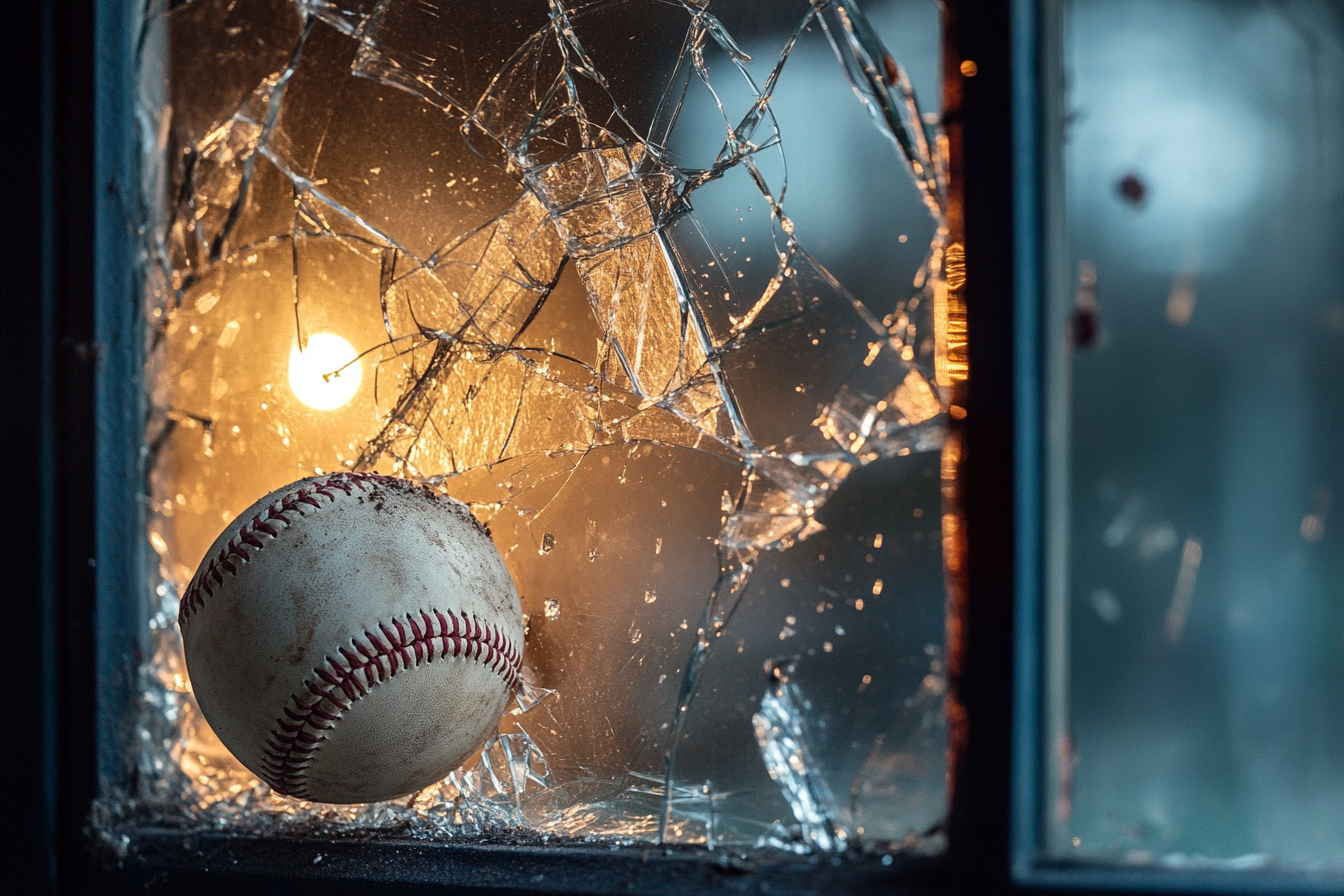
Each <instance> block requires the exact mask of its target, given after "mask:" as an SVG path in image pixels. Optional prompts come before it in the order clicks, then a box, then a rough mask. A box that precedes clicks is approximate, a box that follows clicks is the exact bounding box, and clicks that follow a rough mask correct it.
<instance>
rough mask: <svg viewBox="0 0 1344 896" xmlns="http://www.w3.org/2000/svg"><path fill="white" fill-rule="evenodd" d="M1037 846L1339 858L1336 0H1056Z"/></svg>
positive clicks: (1104, 855) (1340, 204)
mask: <svg viewBox="0 0 1344 896" xmlns="http://www.w3.org/2000/svg"><path fill="white" fill-rule="evenodd" d="M1064 48H1065V50H1064V61H1063V64H1064V72H1065V80H1064V84H1065V125H1064V127H1065V132H1064V133H1065V143H1064V171H1065V185H1066V197H1067V198H1066V206H1067V232H1068V233H1067V235H1068V243H1069V252H1070V253H1071V259H1070V265H1071V274H1072V279H1073V281H1074V282H1073V286H1072V289H1071V290H1070V292H1071V293H1072V294H1071V295H1065V296H1061V297H1060V299H1059V301H1058V303H1057V305H1056V307H1055V308H1054V309H1053V311H1052V314H1053V325H1054V327H1055V330H1054V332H1055V333H1056V334H1057V336H1058V337H1059V338H1057V339H1055V340H1052V343H1053V344H1052V346H1051V350H1052V351H1056V352H1057V351H1061V350H1062V351H1063V353H1064V357H1063V359H1062V360H1059V361H1057V366H1056V368H1055V369H1056V370H1057V371H1059V373H1058V375H1057V376H1055V377H1054V378H1053V382H1052V383H1051V387H1052V388H1054V389H1056V390H1059V391H1057V392H1056V394H1055V396H1054V401H1055V407H1056V408H1058V409H1060V414H1061V415H1062V417H1061V418H1058V419H1059V422H1064V424H1065V426H1066V427H1067V432H1068V433H1069V435H1068V439H1067V446H1065V447H1064V448H1063V450H1061V451H1059V452H1058V453H1057V454H1056V455H1055V456H1054V457H1053V460H1052V462H1051V466H1050V468H1049V475H1048V478H1049V479H1051V480H1052V482H1051V488H1052V490H1053V492H1054V494H1056V495H1058V496H1059V499H1058V500H1057V501H1056V502H1055V503H1054V506H1053V513H1054V514H1055V528H1054V531H1055V532H1057V533H1060V534H1059V535H1058V536H1057V538H1056V540H1055V541H1054V542H1053V546H1052V548H1051V555H1052V556H1054V557H1056V558H1058V559H1062V560H1064V562H1065V565H1066V568H1064V567H1059V575H1058V577H1057V580H1056V586H1055V589H1054V594H1053V595H1052V600H1053V601H1054V605H1053V606H1052V608H1051V609H1052V616H1051V619H1052V622H1051V624H1052V625H1053V626H1054V627H1055V631H1054V632H1053V634H1054V635H1055V636H1056V639H1055V640H1054V643H1056V644H1059V645H1062V646H1061V647H1060V648H1059V649H1057V650H1055V651H1054V652H1053V654H1052V655H1051V657H1050V659H1049V666H1048V668H1049V677H1048V681H1049V686H1048V687H1049V704H1048V706H1049V709H1048V717H1049V721H1048V726H1047V730H1048V737H1047V738H1046V742H1045V744H1044V749H1046V750H1048V758H1047V764H1048V766H1049V767H1050V769H1051V775H1050V781H1049V786H1050V794H1049V799H1048V801H1047V803H1048V804H1047V805H1046V806H1045V807H1044V808H1045V813H1046V814H1047V815H1048V820H1047V829H1048V837H1047V838H1046V848H1047V851H1048V853H1049V854H1050V855H1051V856H1052V857H1054V858H1065V857H1074V858H1078V859H1084V860H1097V859H1101V860H1106V861H1119V862H1125V863H1131V864H1133V863H1138V864H1147V863H1156V864H1159V865H1164V866H1168V867H1182V868H1239V869H1250V868H1275V867H1277V868H1283V867H1287V868H1296V869H1306V870H1312V869H1322V868H1333V869H1335V870H1336V871H1338V869H1340V868H1341V866H1344V506H1341V503H1342V502H1344V5H1341V4H1339V3H1327V2H1314V0H1290V2H1220V3H1207V2H1192V0H1180V2H1171V0H1168V2H1162V3H1155V2H1153V3H1149V2H1129V0H1125V2H1114V0H1075V2H1071V3H1068V4H1066V5H1065V24H1064Z"/></svg>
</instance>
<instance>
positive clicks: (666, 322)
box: [109, 0, 965, 852]
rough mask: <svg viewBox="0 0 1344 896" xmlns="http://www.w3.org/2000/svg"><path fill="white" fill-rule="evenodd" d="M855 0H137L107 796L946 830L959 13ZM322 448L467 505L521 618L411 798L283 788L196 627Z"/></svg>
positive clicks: (159, 806) (918, 837)
mask: <svg viewBox="0 0 1344 896" xmlns="http://www.w3.org/2000/svg"><path fill="white" fill-rule="evenodd" d="M862 5H863V9H862V10H860V8H859V5H858V4H856V3H854V2H847V0H816V2H804V0H796V2H782V3H771V4H758V3H748V2H736V3H734V2H722V3H719V2H712V3H711V2H703V3H699V2H690V0H684V2H654V0H590V2H564V0H551V2H550V3H547V2H542V0H533V2H519V3H510V4H500V3H486V2H479V3H462V2H455V3H451V4H450V3H446V2H445V3H430V2H411V0H381V2H372V0H368V2H358V0H350V2H344V3H337V2H325V0H296V2H285V0H228V2H225V0H193V2H171V3H167V4H164V3H162V2H155V3H151V4H149V7H148V9H147V12H146V16H145V19H144V22H143V33H142V37H141V41H140V45H139V46H140V52H141V54H142V55H141V59H140V63H139V64H140V74H141V88H140V89H141V109H140V115H141V128H142V137H143V145H144V164H143V169H142V174H143V181H142V185H141V189H142V193H143V197H144V208H145V221H144V227H143V244H142V250H143V268H144V275H145V281H146V284H147V290H146V309H145V316H146V322H147V328H148V333H147V339H148V342H149V349H148V371H147V389H148V391H149V399H150V417H149V424H148V427H147V432H146V442H145V444H146V450H147V452H148V456H149V464H148V466H149V481H148V494H149V502H150V514H149V531H148V538H149V540H150V542H151V543H152V545H153V547H154V550H155V552H156V556H157V561H158V570H157V577H156V579H155V580H154V582H153V583H152V588H153V589H154V598H153V601H152V604H153V608H154V610H155V613H154V615H153V617H152V619H151V620H150V627H151V641H152V656H150V658H149V659H148V660H147V662H146V663H145V665H144V667H143V669H142V672H141V674H142V677H143V694H144V710H143V716H144V717H143V722H142V727H141V734H142V737H141V742H140V745H139V749H140V751H141V772H142V774H141V775H140V776H139V778H138V782H137V784H136V787H138V788H139V790H138V791H137V792H135V793H123V794H113V795H111V796H110V797H109V798H110V799H120V798H125V797H133V798H135V799H137V800H138V801H140V803H141V804H142V805H144V806H148V807H151V809H152V810H153V811H155V812H158V813H161V815H162V817H163V818H164V819H165V820H167V821H171V822H172V823H174V824H183V825H187V826H207V827H212V828H214V827H221V826H222V827H225V828H227V829H229V830H234V831H239V832H255V833H265V832H281V831H285V832H310V833H331V832H337V831H353V830H361V831H368V830H375V829H382V830H396V831H403V832H406V831H409V832H411V833H413V834H415V835H418V836H427V837H455V836H474V835H477V834H479V833H480V832H482V831H484V830H486V829H487V828H491V827H494V826H507V827H512V828H521V829H524V830H527V831H530V832H533V833H534V834H535V835H537V836H538V837H547V836H553V835H559V836H568V837H586V836H606V837H615V838H624V839H627V840H658V841H662V842H668V843H699V844H705V845H707V846H710V847H714V846H716V845H773V846H778V847H780V848H782V849H788V850H794V851H800V852H802V851H810V850H813V849H827V850H838V849H843V848H846V846H847V845H848V844H852V843H854V842H860V841H862V842H869V843H892V842H895V843H907V844H910V845H916V844H924V845H927V844H930V843H936V842H937V837H936V835H931V834H930V833H929V832H931V831H934V830H936V828H937V825H938V823H939V821H940V819H941V818H942V815H943V812H944V803H945V798H946V794H945V771H946V760H945V751H946V733H945V728H944V721H943V698H944V692H945V688H946V684H945V682H946V678H945V666H944V657H943V646H942V645H943V642H944V618H945V609H944V604H945V588H944V584H943V565H942V559H943V548H942V545H943V539H942V532H941V527H942V525H943V522H942V521H943V513H942V507H941V488H942V485H943V481H942V480H943V477H944V476H945V475H946V476H955V472H956V467H955V463H954V462H951V465H950V466H948V467H947V468H946V470H945V469H944V465H943V464H940V454H939V449H940V448H941V447H942V444H943V437H944V433H945V426H946V421H947V415H948V413H949V411H956V410H959V409H953V408H950V407H949V397H948V396H949V395H950V394H951V393H950V391H949V388H950V387H951V386H952V385H953V383H954V382H955V381H957V380H958V379H960V378H962V377H964V375H965V357H964V342H960V341H958V339H959V336H958V334H957V333H956V332H955V321H953V322H952V324H949V315H948V313H947V304H948V296H947V281H946V278H945V273H946V271H947V269H948V268H949V267H951V265H950V264H949V263H948V261H949V258H950V257H955V252H956V251H959V250H958V249H957V247H949V244H948V236H947V229H946V227H945V225H944V209H945V205H946V190H945V187H946V184H945V173H944V172H945V164H944V151H945V150H944V147H943V145H942V143H941V141H940V135H939V130H938V121H937V114H936V109H935V108H934V107H931V106H928V105H927V100H926V105H924V106H921V104H920V101H919V100H918V99H917V96H919V97H924V98H927V97H929V96H935V95H936V83H937V80H936V79H937V71H938V58H937V45H938V19H937V10H936V8H935V6H934V4H933V3H916V2H871V3H868V2H866V3H863V4H862ZM916 88H918V90H917V89H916ZM954 460H955V458H953V461H954ZM338 470H377V471H380V472H383V473H392V474H396V475H400V476H404V477H408V478H411V479H414V480H416V481H419V482H422V483H425V484H427V485H429V486H431V487H433V488H436V489H438V490H441V491H443V492H445V493H447V494H450V495H452V496H453V497H455V498H457V499H459V500H462V501H465V502H467V503H468V504H469V505H470V507H471V508H472V511H473V513H474V514H475V515H476V516H477V518H478V519H480V520H481V521H482V522H483V523H485V524H486V525H487V526H488V527H489V528H490V531H491V532H492V535H493V538H494V540H495V542H496V544H497V546H498V547H499V549H500V551H501V553H502V554H503V555H504V557H505V559H506V562H507V563H508V565H509V567H510V570H511V572H512V574H513V576H514V579H515V581H516V583H517V585H518V589H519V591H520V593H521V594H522V598H523V609H524V612H525V614H526V615H527V619H528V624H527V640H526V648H525V656H524V662H525V663H526V664H527V666H528V668H529V670H530V673H529V681H528V683H527V684H526V685H525V686H524V688H523V689H522V690H520V691H519V693H518V695H517V699H516V703H515V705H514V706H513V708H512V710H511V712H510V713H509V714H507V715H506V716H505V718H504V720H503V722H501V724H500V728H499V732H498V734H497V735H496V736H495V737H493V738H492V739H491V740H490V741H488V742H487V744H486V745H485V747H484V748H483V749H482V750H481V751H480V753H479V755H478V756H476V757H473V758H472V759H470V760H469V761H468V762H467V763H466V764H465V765H464V766H463V767H462V768H461V769H460V770H459V771H457V772H454V773H453V774H452V775H450V776H449V777H448V778H447V779H446V780H444V781H443V782H441V783H440V784H438V785H436V786H434V787H431V788H428V789H427V790H425V791H422V792H420V793H418V794H416V795H415V796H413V797H411V798H407V799H403V800H399V801H394V802H391V803H386V804H376V805H367V806H353V807H335V806H324V805H318V804H308V803H303V802H299V801H296V800H291V799H289V798H285V797H279V796H276V795H274V794H272V793H271V792H270V791H269V789H268V788H267V787H266V786H265V785H264V784H262V783H260V782H259V781H258V780H257V779H256V778H255V777H253V776H252V775H251V774H250V773H249V772H247V771H246V770H245V769H243V768H242V767H241V766H240V765H239V764H238V763H236V762H235V761H234V760H233V759H232V757H231V756H230V755H229V754H228V753H227V751H225V750H224V748H223V747H222V746H221V745H220V743H219V742H218V740H217V739H216V738H215V737H214V736H213V734H212V733H211V732H210V730H209V728H208V726H206V724H205V723H204V721H203V720H202V719H201V717H200V715H199V713H198V711H197V710H196V708H195V706H194V704H193V701H192V697H191V688H190V682H189V681H188V680H187V678H186V673H185V667H184V665H183V662H182V657H181V648H180V641H179V637H178V633H177V630H176V625H175V618H176V612H177V600H178V596H179V594H180V592H181V589H182V588H183V587H184V586H185V585H186V583H187V582H188V580H189V579H190V577H191V575H192V573H193V572H194V570H195V567H196V564H197V562H198V561H199V559H200V557H201V555H202V553H203V552H204V551H205V549H206V547H207V546H208V545H209V544H210V542H211V541H212V540H213V539H214V538H215V536H216V535H217V534H218V532H219V531H220V529H221V528H222V527H223V526H224V525H225V524H226V523H227V522H229V521H230V520H232V519H233V518H234V516H235V515H236V514H237V513H238V512H239V511H240V510H241V509H243V508H244V507H246V506H248V505H249V504H250V503H251V502H252V501H254V500H255V499H256V498H257V497H258V496H260V495H263V494H265V493H267V492H268V491H271V490H272V489H275V488H277V487H279V486H281V485H283V484H285V483H287V482H290V481H292V480H294V479H297V478H299V477H302V476H307V475H314V474H320V473H323V472H332V471H338Z"/></svg>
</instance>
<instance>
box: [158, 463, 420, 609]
mask: <svg viewBox="0 0 1344 896" xmlns="http://www.w3.org/2000/svg"><path fill="white" fill-rule="evenodd" d="M401 481H403V480H400V479H398V478H397V477H395V476H380V475H379V474H377V473H333V474H332V475H331V476H328V477H327V478H326V479H325V480H323V481H321V482H315V483H313V484H312V493H316V494H319V495H322V496H323V497H325V498H327V499H328V501H335V500H336V497H337V496H336V494H335V493H334V490H336V489H339V490H340V491H342V492H345V494H347V495H351V494H354V489H356V488H358V489H359V490H360V491H364V489H365V485H364V484H365V483H378V482H401ZM312 493H310V492H309V490H308V488H306V487H305V488H300V489H299V490H297V491H294V492H290V493H289V494H286V495H283V496H281V498H280V499H279V500H278V501H277V502H276V503H275V504H272V505H271V506H270V507H268V508H266V511H265V514H266V519H265V520H263V519H262V518H261V514H257V515H256V516H254V517H252V522H250V523H245V524H244V525H243V527H242V528H241V529H239V530H238V534H237V535H235V536H233V538H230V539H229V541H228V543H227V544H225V545H224V547H222V548H220V551H219V554H218V555H216V556H215V557H212V558H210V562H209V563H207V564H204V565H203V566H202V567H201V569H200V570H199V571H198V572H197V573H196V576H195V578H193V579H192V580H191V583H190V584H189V585H187V590H186V591H184V592H182V600H181V601H179V602H178V605H177V624H178V625H179V626H181V627H185V626H186V624H187V620H188V619H190V618H191V617H192V615H193V614H195V613H196V612H197V611H198V610H200V608H201V607H202V606H204V605H205V598H207V597H214V596H215V589H214V585H219V584H222V583H223V581H224V573H228V574H229V575H232V576H236V575H238V567H239V565H240V564H242V563H247V562H248V561H249V560H251V557H250V556H249V555H248V553H247V548H249V547H250V548H253V549H255V550H263V549H264V547H265V544H266V543H265V542H264V541H262V540H261V538H259V537H258V534H259V533H260V534H263V535H268V536H270V537H271V538H272V539H275V538H278V537H280V530H279V529H277V528H276V527H275V526H273V525H271V523H272V522H276V521H278V522H281V523H283V524H284V525H285V526H289V525H291V524H290V521H289V517H287V516H285V514H286V513H297V514H299V515H300V516H302V515H303V514H304V513H305V511H304V510H303V508H302V507H301V506H300V505H303V504H307V505H310V506H312V507H315V508H317V509H319V510H320V509H321V508H322V503H321V502H320V501H318V500H317V499H316V498H314V497H313V496H312ZM235 557H236V558H237V559H236V560H235V559H233V558H235ZM212 582H213V584H212Z"/></svg>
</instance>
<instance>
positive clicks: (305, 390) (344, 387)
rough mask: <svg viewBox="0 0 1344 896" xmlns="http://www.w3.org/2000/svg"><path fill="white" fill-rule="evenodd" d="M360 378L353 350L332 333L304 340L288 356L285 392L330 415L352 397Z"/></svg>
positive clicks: (315, 335)
mask: <svg viewBox="0 0 1344 896" xmlns="http://www.w3.org/2000/svg"><path fill="white" fill-rule="evenodd" d="M361 376H362V372H361V370H360V365H359V362H358V361H357V360H355V348H354V346H352V345H351V344H350V343H348V342H346V341H345V340H344V339H342V338H341V337H339V336H337V335H336V334H335V333H317V334H314V335H313V336H310V337H308V344H307V345H305V346H304V347H303V350H302V351H300V350H299V347H298V345H295V346H294V348H293V350H292V351H291V352H290V353H289V388H291V389H293V390H294V394H295V396H297V397H298V399H299V401H301V402H303V403H304V404H306V405H308V407H310V408H316V409H317V410H319V411H331V410H335V409H336V408H339V407H340V406H341V405H343V404H345V403H346V402H348V401H349V400H350V399H352V398H354V397H355V393H356V392H357V391H359V381H360V378H361Z"/></svg>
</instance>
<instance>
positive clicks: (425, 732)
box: [178, 473, 523, 803]
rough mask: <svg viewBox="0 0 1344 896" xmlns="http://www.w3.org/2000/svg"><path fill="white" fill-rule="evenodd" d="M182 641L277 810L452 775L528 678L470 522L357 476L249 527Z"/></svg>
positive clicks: (219, 563) (500, 592) (286, 501)
mask: <svg viewBox="0 0 1344 896" xmlns="http://www.w3.org/2000/svg"><path fill="white" fill-rule="evenodd" d="M178 623H179V625H180V626H181V628H182V639H183V643H184V646H185V649H186V658H187V671H188V674H189V675H190V677H191V684H192V687H193V689H194V690H195V693H196V699H197V702H198V703H199V704H200V707H201V712H202V713H203V714H204V715H205V718H206V720H207V721H208V722H209V723H210V727H211V728H213V729H214V731H215V733H216V734H218V735H219V739H220V740H221V741H223V742H224V745H225V746H226V747H228V748H229V749H230V750H231V751H232V752H233V754H234V755H235V756H236V757H238V759H239V761H241V762H242V763H243V765H245V766H247V768H248V769H250V770H251V771H252V772H253V773H255V774H256V775H257V776H258V777H259V778H261V779H262V780H263V781H265V782H266V783H267V784H269V785H270V786H271V787H272V788H274V789H275V790H277V791H278V792H280V793H283V794H287V795H289V796H293V797H298V798H301V799H308V800H318V801H321V802H329V803H363V802H372V801H375V800H385V799H391V798H393V797H398V796H403V795H405V794H408V793H413V792H414V791H416V790H419V789H421V788H423V787H426V786H428V785H430V784H432V783H434V782H435V781H437V780H439V779H441V778H442V777H444V776H445V775H447V774H448V773H449V772H451V771H453V769H455V768H457V767H458V766H459V765H461V763H462V761H463V760H464V759H466V758H467V757H468V756H469V755H471V753H472V751H474V750H475V749H476V748H477V747H479V746H480V745H481V743H482V742H484V740H485V739H486V737H488V736H489V734H490V733H491V732H492V731H493V730H494V728H495V726H496V724H497V723H498V722H499V718H500V716H501V715H502V714H503V712H504V708H505V704H506V703H507V701H508V698H509V695H510V693H512V690H513V688H514V686H515V685H516V684H517V683H518V678H519V669H520V665H521V662H522V644H523V618H522V608H521V606H520V604H519V601H518V592H517V590H516V589H515V588H514V585H513V580H512V579H511V578H510V576H509V572H508V570H507V569H506V568H505V566H504V561H503V560H502V559H501V558H500V556H499V552H498V551H497V550H496V549H495V546H494V544H493V543H492V542H491V541H490V537H489V535H487V534H486V532H485V530H484V529H482V528H481V526H480V524H479V523H477V522H476V520H475V519H474V518H473V517H472V515H471V513H470V511H468V510H467V508H466V506H465V505H463V504H461V503H459V502H457V501H454V500H452V499H451V498H447V497H444V496H442V495H437V494H435V493H433V492H431V491H430V490H428V489H425V488H422V487H419V486H416V485H414V484H412V483H410V482H407V481H405V480H402V479H396V478H393V477H388V476H378V475H373V474H365V473H335V474H331V475H327V476H315V477H312V478H309V479H303V480H300V481H298V482H295V483H293V484H292V485H289V486H286V487H285V488H282V489H280V490H278V491H275V492H272V493H271V494H269V495H267V496H266V497H264V498H262V499H261V500H260V501H258V502H257V503H256V504H253V505H252V506H251V507H249V508H248V509H247V510H246V511H244V512H243V513H242V515H241V516H239V517H238V519H236V520H235V521H234V522H233V523H232V524H230V525H229V527H228V528H227V529H226V530H225V531H224V533H223V534H222V535H220V536H219V538H218V539H216V540H215V543H214V545H213V546H211V548H210V551H209V552H208V553H207V554H206V558H205V560H204V561H202V563H201V566H200V569H199V570H197V572H196V575H195V577H194V578H193V579H192V581H191V584H190V586H189V587H188V588H187V590H186V592H185V593H184V594H183V596H182V601H181V606H180V609H179V612H178Z"/></svg>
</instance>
